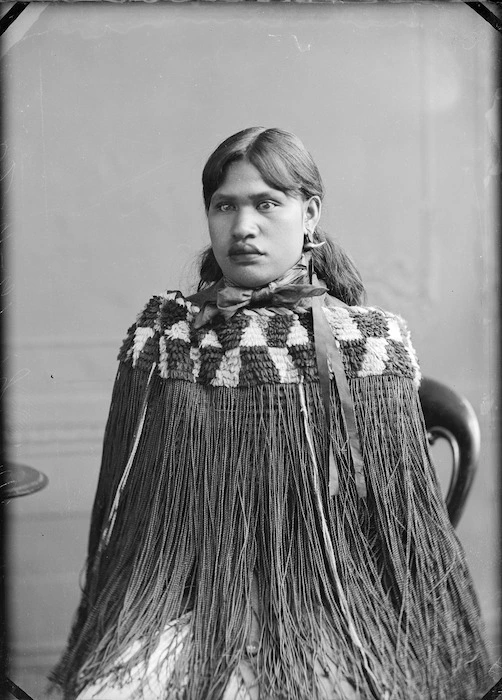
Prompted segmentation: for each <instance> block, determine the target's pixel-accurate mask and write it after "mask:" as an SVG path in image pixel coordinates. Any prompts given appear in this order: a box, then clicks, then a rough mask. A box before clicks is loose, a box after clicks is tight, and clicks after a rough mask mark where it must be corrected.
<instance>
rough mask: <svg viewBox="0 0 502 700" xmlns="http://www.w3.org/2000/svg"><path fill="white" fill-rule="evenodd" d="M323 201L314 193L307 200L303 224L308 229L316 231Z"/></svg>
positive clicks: (312, 231) (311, 231)
mask: <svg viewBox="0 0 502 700" xmlns="http://www.w3.org/2000/svg"><path fill="white" fill-rule="evenodd" d="M321 208H322V203H321V199H320V197H318V196H317V195H314V196H312V197H310V198H309V199H307V200H305V202H304V208H303V225H304V227H305V229H306V230H307V231H310V233H314V231H315V228H316V226H317V224H318V223H319V219H320V218H321Z"/></svg>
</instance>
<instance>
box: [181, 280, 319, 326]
mask: <svg viewBox="0 0 502 700" xmlns="http://www.w3.org/2000/svg"><path fill="white" fill-rule="evenodd" d="M215 291H216V298H215V299H211V298H209V299H206V300H205V301H204V302H203V304H202V308H201V310H200V311H199V313H198V314H197V316H196V317H195V324H194V325H195V328H201V327H202V326H204V325H205V324H206V323H208V322H209V321H211V320H212V319H213V318H214V317H215V316H218V315H221V316H223V318H224V319H225V320H226V321H227V320H228V319H229V318H232V316H233V315H234V314H236V313H237V311H239V310H240V309H243V308H246V307H259V306H273V307H275V308H286V309H292V308H295V307H298V306H301V305H305V304H302V302H303V301H304V300H305V299H306V298H308V297H314V296H322V295H323V294H325V293H326V289H325V288H324V287H317V286H314V285H312V284H284V285H280V284H277V283H276V282H271V283H270V284H268V285H267V286H266V287H262V288H261V289H245V288H242V287H231V286H225V287H222V288H221V289H217V290H215Z"/></svg>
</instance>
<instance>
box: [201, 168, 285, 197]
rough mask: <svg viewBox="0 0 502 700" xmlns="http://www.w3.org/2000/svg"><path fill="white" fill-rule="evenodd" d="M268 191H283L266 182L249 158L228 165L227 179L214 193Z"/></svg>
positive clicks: (241, 193)
mask: <svg viewBox="0 0 502 700" xmlns="http://www.w3.org/2000/svg"><path fill="white" fill-rule="evenodd" d="M266 191H269V192H281V190H277V189H275V188H274V187H271V186H270V185H269V184H268V183H266V182H265V180H264V179H263V178H262V176H261V173H260V171H259V170H258V169H257V168H255V166H254V165H252V164H251V163H249V162H248V161H247V160H238V161H236V162H235V163H231V164H230V165H229V166H228V168H227V171H226V174H225V179H224V180H223V182H222V183H221V185H220V186H219V187H218V189H217V190H216V191H215V193H214V194H215V195H219V194H222V193H224V194H232V195H246V194H252V193H255V192H266ZM281 194H282V192H281ZM213 196H214V195H213Z"/></svg>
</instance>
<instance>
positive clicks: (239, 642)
mask: <svg viewBox="0 0 502 700" xmlns="http://www.w3.org/2000/svg"><path fill="white" fill-rule="evenodd" d="M121 372H123V373H124V374H122V375H121V376H120V377H119V379H118V383H117V387H116V390H115V394H114V402H115V404H114V405H115V407H116V410H112V412H111V417H110V420H109V424H108V428H107V436H108V438H109V439H108V441H107V442H108V445H113V446H114V447H110V446H108V447H106V448H105V455H104V458H105V463H106V464H107V465H108V466H107V467H106V468H104V470H103V472H102V476H101V479H100V484H99V487H98V494H97V498H96V505H95V509H94V516H93V524H92V529H91V545H90V550H89V563H88V580H87V582H86V587H85V590H84V597H83V602H82V606H81V609H80V611H79V616H78V617H77V620H76V624H75V627H74V630H73V634H72V639H71V641H70V648H69V651H68V652H67V655H66V656H65V657H64V659H63V661H62V662H61V664H60V666H59V667H58V669H56V672H55V674H54V680H55V681H56V682H58V683H60V684H61V685H62V686H63V687H64V688H65V692H66V695H65V698H67V699H70V698H74V697H75V696H76V694H77V693H78V691H79V690H80V689H82V688H84V687H85V686H86V685H88V684H90V683H93V682H95V681H96V679H98V678H106V676H107V675H108V674H109V673H110V671H111V670H113V673H114V674H115V676H116V678H117V679H118V681H119V682H120V680H121V679H122V680H125V679H127V677H128V674H129V673H130V671H131V669H132V668H134V667H135V666H137V664H138V663H140V662H141V661H146V659H148V658H149V656H150V655H151V654H152V652H153V651H154V649H155V648H156V646H157V645H158V642H159V639H160V632H161V631H162V630H163V629H164V628H165V627H166V626H167V625H168V624H169V623H171V622H172V621H174V620H178V619H180V618H181V619H183V620H189V622H187V623H186V625H184V626H183V627H182V628H181V626H180V636H179V637H178V638H176V637H174V639H173V642H172V646H171V648H168V649H166V650H165V656H166V658H167V659H170V661H171V666H172V669H171V673H170V674H169V676H168V677H167V680H166V682H165V692H164V696H163V697H164V699H165V700H167V699H169V700H171V699H173V698H174V699H176V698H183V700H200V699H201V698H204V699H207V700H220V699H221V698H222V696H223V693H224V690H225V687H226V685H227V683H228V681H229V678H230V676H231V674H232V672H233V671H234V670H235V669H236V668H237V667H238V666H239V664H240V663H241V662H243V661H245V662H246V663H247V664H248V665H250V666H251V667H252V670H253V672H254V674H255V676H256V679H257V682H258V685H259V687H260V692H261V695H260V697H263V698H274V700H286V699H288V700H307V699H308V700H312V699H313V700H316V699H320V698H327V697H329V698H331V700H344V698H346V697H347V696H346V695H345V691H344V688H346V687H347V685H346V684H347V682H349V683H350V684H351V685H352V686H353V687H354V688H355V689H356V691H357V692H359V693H360V696H361V697H362V698H378V700H382V698H388V700H403V698H406V699H407V700H424V699H426V698H427V699H431V700H432V699H434V700H451V698H452V697H455V698H456V700H472V699H474V698H476V697H478V691H479V690H480V689H482V687H483V684H484V683H485V682H486V679H485V677H484V674H485V671H486V655H485V651H484V646H483V642H482V639H481V635H480V631H479V621H478V609H477V603H476V599H475V595H474V592H473V590H472V586H471V583H470V580H469V577H468V573H467V569H466V566H465V561H464V558H463V555H462V552H461V549H460V547H459V544H458V542H457V539H456V537H455V534H454V532H453V530H452V528H451V526H450V524H449V521H448V518H447V515H446V511H445V509H444V506H443V504H442V502H441V498H440V496H439V490H438V488H437V483H436V480H435V477H434V474H433V471H432V469H431V466H430V463H429V457H428V452H427V445H426V442H425V431H424V426H423V422H422V416H421V413H420V409H419V406H418V400H417V398H416V392H415V390H414V389H413V387H412V385H411V383H409V384H408V383H407V382H404V381H403V380H402V379H398V378H394V377H378V378H375V377H372V378H371V379H368V381H366V380H364V379H362V380H356V381H354V382H352V385H351V389H352V392H353V397H354V402H355V405H356V408H357V418H358V429H359V434H360V436H361V444H362V450H363V456H364V461H365V465H366V473H365V479H366V483H367V486H368V496H367V499H366V501H364V500H363V499H360V498H358V496H357V486H356V483H355V476H354V472H353V469H352V468H351V462H350V454H349V451H348V444H347V438H346V435H345V434H344V433H343V431H342V430H341V429H340V428H339V426H340V425H341V420H340V406H339V402H338V399H337V396H336V395H333V396H332V409H333V415H334V419H333V421H332V434H331V440H332V443H333V445H334V447H335V455H336V456H337V460H338V465H337V466H338V473H339V475H340V490H339V494H338V496H337V497H336V498H330V496H329V491H328V474H327V467H326V466H325V465H326V459H325V457H326V454H327V444H326V443H327V441H326V434H325V429H324V427H323V425H324V424H323V410H322V403H321V399H320V396H319V389H318V387H317V385H315V384H306V385H304V386H302V388H301V402H300V401H299V396H298V385H264V386H260V387H251V388H246V389H237V390H229V389H225V388H221V387H217V388H216V387H215V388H211V389H208V388H201V387H200V386H199V385H196V384H192V383H189V382H186V383H183V382H168V381H164V380H162V379H160V378H159V377H158V376H154V377H153V378H151V389H150V398H149V401H148V409H147V411H146V414H145V417H144V424H143V429H142V437H141V440H140V441H139V443H138V445H137V450H136V455H135V459H134V463H133V464H132V468H131V471H130V474H129V477H128V479H127V482H126V483H125V484H123V490H122V494H121V498H120V502H119V503H118V508H117V510H116V517H115V522H114V527H113V530H112V531H111V532H110V537H109V542H108V543H107V545H106V547H105V548H104V550H103V552H102V555H101V556H100V558H99V562H98V564H97V565H96V564H95V562H96V552H97V544H96V541H97V539H98V533H99V532H101V531H102V530H103V527H105V524H106V522H107V519H108V516H109V514H110V512H111V508H112V500H113V494H114V493H116V491H117V487H118V484H119V482H120V472H121V470H123V465H125V464H126V463H127V459H128V455H129V454H130V451H131V448H132V445H133V444H134V431H133V430H132V429H131V428H127V427H126V426H127V425H132V424H135V425H138V421H139V420H140V418H141V399H140V396H144V392H145V391H146V387H147V385H148V374H147V372H137V371H133V370H129V369H127V368H126V367H124V368H122V369H121ZM138 374H142V375H143V376H142V378H141V379H137V378H136V379H135V378H134V377H135V376H136V375H138ZM128 387H130V388H128ZM141 391H142V392H143V394H141V393H140V392H141ZM124 401H125V402H126V403H125V404H124V403H123V402H124ZM410 405H411V406H414V409H413V410H411V411H410V410H409V406H410ZM112 409H113V406H112ZM302 409H303V411H304V412H305V410H306V411H307V413H308V415H309V416H310V421H309V436H308V438H307V436H306V433H305V430H304V428H303V427H302V426H304V424H303V423H302V413H301V411H302ZM122 410H125V412H126V415H127V420H125V421H124V414H122ZM236 426H242V428H241V429H236ZM257 454H258V455H259V459H256V455H257ZM314 458H315V459H316V460H317V469H316V468H315V463H314ZM121 465H122V466H121ZM316 473H317V476H316ZM316 479H317V482H316ZM110 493H111V494H112V495H109V494H110ZM253 589H255V591H254V593H253ZM256 589H257V590H256ZM255 598H257V599H258V605H257V610H254V611H253V605H254V606H255V607H256V601H255V602H253V601H254V599H255ZM189 611H190V614H189V615H186V613H188V612H189ZM253 615H257V617H258V623H259V630H260V633H259V637H258V650H257V654H256V655H253V656H249V655H248V652H247V645H248V642H249V637H250V634H251V632H252V626H253ZM183 616H185V617H183ZM126 649H135V652H134V653H132V655H131V654H130V655H129V658H124V657H123V652H124V650H126ZM121 656H122V658H121ZM466 659H468V660H469V664H468V666H466V665H465V663H466ZM323 674H324V675H323ZM326 677H329V684H330V688H331V691H330V694H327V693H326ZM145 683H147V679H145Z"/></svg>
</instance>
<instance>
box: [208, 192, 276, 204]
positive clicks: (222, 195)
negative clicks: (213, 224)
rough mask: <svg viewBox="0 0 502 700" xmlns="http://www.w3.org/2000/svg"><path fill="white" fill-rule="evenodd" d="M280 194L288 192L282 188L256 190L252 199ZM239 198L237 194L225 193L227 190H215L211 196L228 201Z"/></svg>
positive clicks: (271, 197)
mask: <svg viewBox="0 0 502 700" xmlns="http://www.w3.org/2000/svg"><path fill="white" fill-rule="evenodd" d="M278 195H283V196H286V194H285V193H284V192H281V190H264V191H263V192H255V193H254V194H252V195H251V197H250V199H251V200H253V201H254V202H255V201H257V200H260V199H274V198H275V199H277V196H278ZM237 199H238V197H236V196H235V195H232V194H225V192H215V193H214V194H213V196H212V197H211V201H213V200H216V201H218V200H219V201H221V200H225V201H226V202H235V201H236V200H237Z"/></svg>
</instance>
